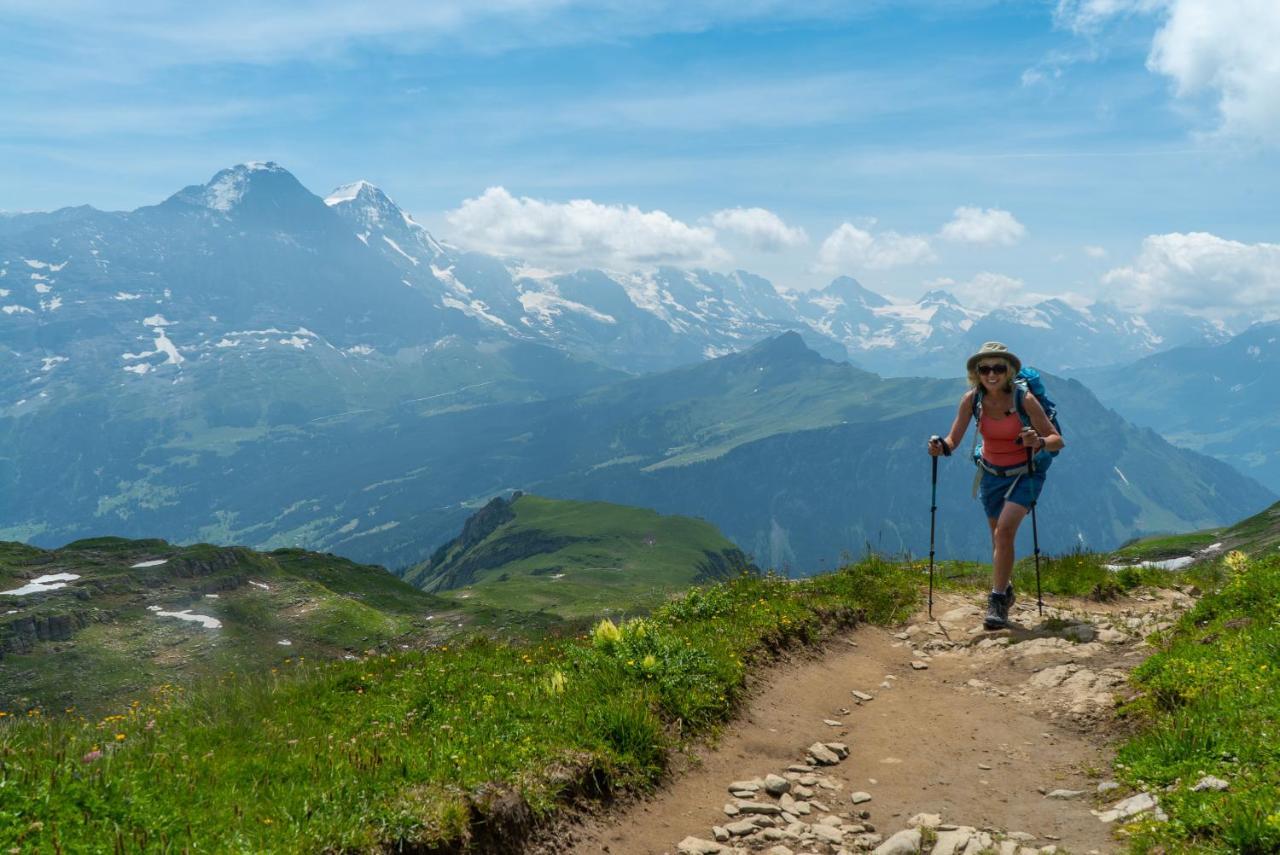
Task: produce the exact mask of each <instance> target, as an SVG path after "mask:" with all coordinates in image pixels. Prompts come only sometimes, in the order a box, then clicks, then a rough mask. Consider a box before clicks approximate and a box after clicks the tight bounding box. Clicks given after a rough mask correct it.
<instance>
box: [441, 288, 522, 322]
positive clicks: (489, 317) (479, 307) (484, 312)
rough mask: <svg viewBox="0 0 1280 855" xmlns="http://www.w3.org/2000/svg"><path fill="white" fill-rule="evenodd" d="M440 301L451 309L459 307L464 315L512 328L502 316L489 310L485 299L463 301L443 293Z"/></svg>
mask: <svg viewBox="0 0 1280 855" xmlns="http://www.w3.org/2000/svg"><path fill="white" fill-rule="evenodd" d="M440 302H441V303H443V304H444V305H445V306H446V307H448V308H450V309H457V310H458V311H459V312H462V313H463V314H464V315H469V316H471V317H473V318H477V319H479V320H482V321H485V322H486V323H490V324H493V325H494V326H495V327H502V328H504V329H511V325H510V324H508V323H507V322H506V321H504V320H503V319H502V318H500V317H498V316H497V315H495V314H493V313H492V312H490V311H489V304H488V303H486V302H485V301H484V300H472V301H470V302H463V301H462V300H459V299H458V298H457V297H453V296H450V295H449V294H441V295H440Z"/></svg>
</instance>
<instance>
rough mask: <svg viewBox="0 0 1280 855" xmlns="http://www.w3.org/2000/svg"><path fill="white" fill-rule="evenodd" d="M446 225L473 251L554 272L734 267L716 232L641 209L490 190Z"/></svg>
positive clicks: (467, 203) (465, 204)
mask: <svg viewBox="0 0 1280 855" xmlns="http://www.w3.org/2000/svg"><path fill="white" fill-rule="evenodd" d="M447 218H448V221H449V223H450V225H452V226H453V228H454V229H455V232H454V233H453V235H452V237H453V238H454V239H455V240H456V241H457V242H458V243H460V244H462V245H463V246H465V247H467V248H469V249H477V250H482V251H484V252H491V253H494V254H497V255H516V256H520V257H522V258H526V259H529V260H535V261H541V262H546V263H548V264H550V265H553V266H561V267H563V266H603V267H614V268H630V267H637V266H640V267H645V266H652V265H658V264H673V265H709V266H715V265H718V264H723V263H726V262H728V261H729V255H728V253H727V252H725V251H724V249H723V248H722V247H721V246H720V245H719V244H718V243H717V241H716V234H715V231H714V230H713V229H710V228H706V227H702V226H691V225H689V224H687V223H683V222H681V221H680V220H677V219H675V218H674V217H672V216H671V215H669V214H667V213H666V212H664V211H642V210H640V209H639V208H637V207H635V206H634V205H602V204H599V203H598V202H593V201H591V200H590V199H574V200H572V201H569V202H563V203H560V202H543V201H540V200H538V199H530V198H528V197H525V196H522V197H519V198H516V197H515V196H512V195H511V194H510V193H508V192H507V190H506V189H505V188H503V187H490V188H489V189H488V190H486V191H485V192H484V193H483V194H482V195H481V196H479V197H477V198H475V199H467V200H464V201H463V203H462V204H461V205H460V206H459V207H458V208H457V209H456V210H454V211H451V212H449V214H448V215H447Z"/></svg>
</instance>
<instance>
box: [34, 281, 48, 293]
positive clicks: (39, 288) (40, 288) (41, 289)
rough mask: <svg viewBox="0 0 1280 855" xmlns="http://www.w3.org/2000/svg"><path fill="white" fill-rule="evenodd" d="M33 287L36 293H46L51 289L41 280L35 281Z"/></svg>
mask: <svg viewBox="0 0 1280 855" xmlns="http://www.w3.org/2000/svg"><path fill="white" fill-rule="evenodd" d="M33 287H35V289H36V293H37V294H48V293H49V292H50V291H52V290H53V289H52V288H50V287H49V286H48V285H46V284H44V283H43V282H37V283H36V284H35V285H34V286H33Z"/></svg>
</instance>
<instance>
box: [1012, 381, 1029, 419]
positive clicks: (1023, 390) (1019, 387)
mask: <svg viewBox="0 0 1280 855" xmlns="http://www.w3.org/2000/svg"><path fill="white" fill-rule="evenodd" d="M1026 399H1027V387H1026V385H1025V384H1023V383H1014V384H1013V407H1014V409H1016V410H1017V411H1018V418H1019V419H1021V420H1022V425H1023V427H1030V426H1031V416H1029V415H1027V405H1026Z"/></svg>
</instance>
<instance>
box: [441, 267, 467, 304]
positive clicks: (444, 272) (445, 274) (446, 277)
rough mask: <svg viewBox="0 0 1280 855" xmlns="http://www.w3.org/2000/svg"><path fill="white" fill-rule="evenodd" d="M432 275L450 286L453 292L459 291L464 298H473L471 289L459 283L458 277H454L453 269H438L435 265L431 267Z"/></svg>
mask: <svg viewBox="0 0 1280 855" xmlns="http://www.w3.org/2000/svg"><path fill="white" fill-rule="evenodd" d="M431 275H432V276H434V277H435V278H437V279H439V280H440V281H441V282H443V283H444V284H446V285H448V286H449V287H450V288H452V289H453V290H455V291H457V292H458V293H459V294H461V295H462V296H464V297H470V296H471V289H470V288H468V287H467V286H466V285H463V284H462V283H461V282H459V281H458V277H456V276H454V275H453V268H452V267H436V266H435V265H434V264H433V265H431Z"/></svg>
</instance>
